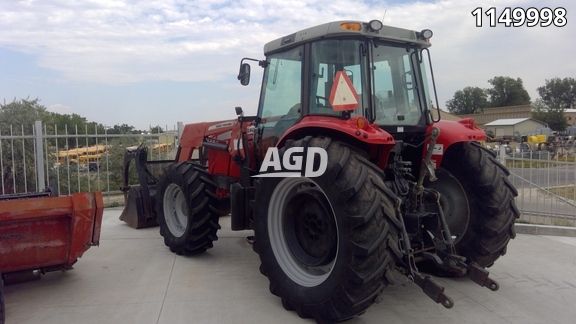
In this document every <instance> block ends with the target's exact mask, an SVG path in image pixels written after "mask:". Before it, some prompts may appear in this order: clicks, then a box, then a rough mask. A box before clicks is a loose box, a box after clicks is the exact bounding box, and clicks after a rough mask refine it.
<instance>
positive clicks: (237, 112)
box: [234, 107, 244, 116]
mask: <svg viewBox="0 0 576 324" xmlns="http://www.w3.org/2000/svg"><path fill="white" fill-rule="evenodd" d="M234 109H235V110H236V116H242V115H243V114H244V112H243V111H242V107H235V108H234Z"/></svg>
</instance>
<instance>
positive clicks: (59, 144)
mask: <svg viewBox="0 0 576 324" xmlns="http://www.w3.org/2000/svg"><path fill="white" fill-rule="evenodd" d="M179 125H181V123H179ZM178 134H179V132H178V131H177V130H176V127H174V129H173V130H170V131H163V132H159V133H152V134H109V133H108V129H107V128H104V129H103V132H102V131H101V132H100V133H99V129H98V127H97V126H96V125H85V126H82V127H78V126H75V127H73V128H69V127H68V126H65V127H64V128H63V129H62V128H58V126H57V125H45V124H42V123H41V122H39V121H37V122H36V123H35V124H34V125H18V126H15V125H10V126H9V127H5V128H0V182H1V184H0V194H17V193H26V192H41V191H44V190H46V188H49V189H50V190H52V191H54V192H57V193H60V194H70V193H74V192H81V191H103V192H116V191H118V190H119V189H120V187H121V186H122V165H123V159H124V152H125V150H126V148H127V147H130V146H137V145H140V144H142V143H144V144H146V145H147V146H148V147H149V159H151V160H166V159H173V158H174V157H175V154H176V153H175V152H176V148H177V146H178V143H177V141H178V138H179V136H178Z"/></svg>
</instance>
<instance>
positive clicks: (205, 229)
mask: <svg viewBox="0 0 576 324" xmlns="http://www.w3.org/2000/svg"><path fill="white" fill-rule="evenodd" d="M215 190H216V184H215V183H214V182H213V181H212V180H211V179H210V175H209V174H208V173H207V172H206V170H205V169H204V168H202V167H201V166H198V165H195V164H193V163H189V162H182V163H177V164H175V165H173V166H171V167H170V168H169V169H168V170H167V171H166V174H165V175H164V176H163V177H162V178H161V179H160V181H159V183H158V199H156V214H157V215H158V224H159V225H160V234H161V235H162V237H164V244H166V246H168V247H169V248H170V250H171V251H172V252H174V253H177V254H183V255H194V254H199V253H203V252H204V251H206V250H207V249H209V248H211V247H212V246H213V244H212V242H213V241H215V240H217V239H218V237H217V236H216V232H217V231H218V229H219V228H220V226H219V225H218V216H219V210H218V208H217V205H218V199H217V197H216V194H215V193H214V192H215Z"/></svg>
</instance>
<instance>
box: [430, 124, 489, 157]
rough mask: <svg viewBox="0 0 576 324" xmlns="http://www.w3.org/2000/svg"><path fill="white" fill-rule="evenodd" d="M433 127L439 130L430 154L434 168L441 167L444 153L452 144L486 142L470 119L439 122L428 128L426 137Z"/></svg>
mask: <svg viewBox="0 0 576 324" xmlns="http://www.w3.org/2000/svg"><path fill="white" fill-rule="evenodd" d="M433 127H437V128H438V129H439V130H440V135H439V136H438V139H437V140H436V147H435V149H434V153H433V154H432V160H433V161H434V164H435V165H436V166H440V165H441V163H442V158H443V157H444V155H445V153H446V152H447V151H448V149H449V148H450V147H451V146H453V145H454V144H457V143H462V142H481V141H485V140H486V133H485V132H484V130H482V129H481V128H479V127H478V126H476V123H475V122H474V120H473V119H472V118H464V119H461V120H459V121H451V120H441V121H439V122H437V123H434V124H432V125H431V126H429V127H428V129H427V130H426V134H427V135H429V134H430V133H431V131H432V128H433Z"/></svg>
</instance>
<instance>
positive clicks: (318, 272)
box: [267, 178, 339, 287]
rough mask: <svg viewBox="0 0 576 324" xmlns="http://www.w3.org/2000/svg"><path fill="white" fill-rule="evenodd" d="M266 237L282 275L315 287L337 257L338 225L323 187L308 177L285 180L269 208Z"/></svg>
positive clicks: (331, 268) (279, 186)
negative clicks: (282, 272)
mask: <svg viewBox="0 0 576 324" xmlns="http://www.w3.org/2000/svg"><path fill="white" fill-rule="evenodd" d="M267 217H268V236H269V239H270V245H271V247H272V251H273V253H274V256H275V258H276V261H277V262H278V265H279V266H280V267H281V268H282V270H283V271H284V273H285V274H286V275H287V276H288V277H289V278H290V279H291V280H292V281H294V282H295V283H297V284H299V285H301V286H304V287H314V286H318V285H320V284H321V283H323V282H324V281H325V280H326V279H327V278H328V277H329V276H330V274H331V273H332V270H333V268H334V265H335V263H336V259H337V255H338V248H339V243H338V238H339V237H338V225H337V223H336V217H335V214H334V209H333V208H332V206H331V204H330V201H329V199H328V197H327V196H326V194H325V193H324V191H323V190H322V188H320V187H319V186H318V185H317V184H316V183H315V182H314V181H312V180H310V179H308V178H285V179H283V180H281V181H280V183H278V185H277V186H276V188H275V189H274V192H273V193H272V197H271V198H270V204H269V206H268V216H267Z"/></svg>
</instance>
